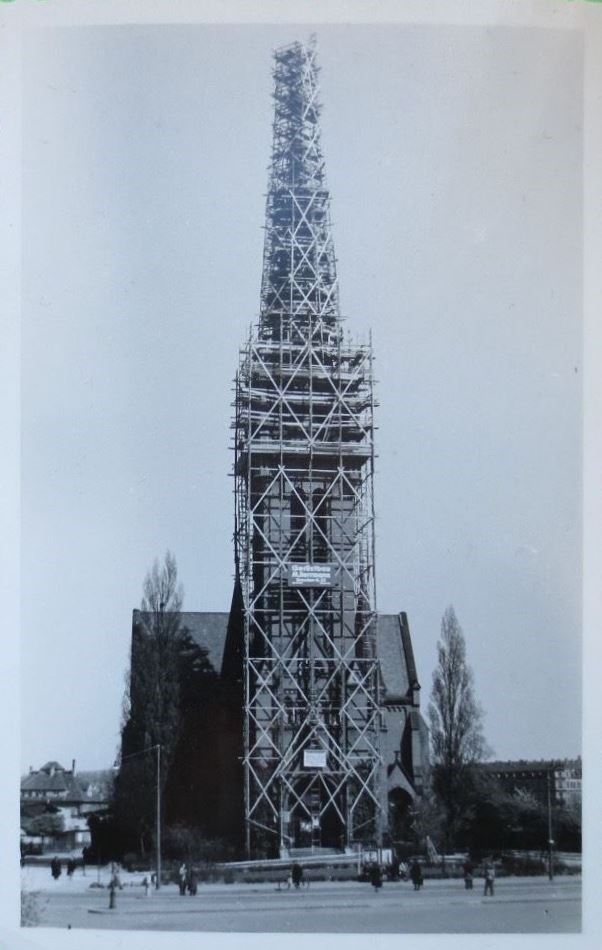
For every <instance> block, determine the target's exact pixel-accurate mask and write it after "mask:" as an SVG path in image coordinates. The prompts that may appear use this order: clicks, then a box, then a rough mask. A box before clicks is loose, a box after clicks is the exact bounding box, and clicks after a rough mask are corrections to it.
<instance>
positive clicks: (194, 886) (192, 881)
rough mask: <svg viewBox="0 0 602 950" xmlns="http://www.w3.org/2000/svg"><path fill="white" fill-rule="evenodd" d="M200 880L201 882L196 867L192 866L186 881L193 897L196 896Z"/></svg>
mask: <svg viewBox="0 0 602 950" xmlns="http://www.w3.org/2000/svg"><path fill="white" fill-rule="evenodd" d="M198 882H199V879H198V877H197V873H196V871H195V870H194V868H190V870H189V872H188V879H187V882H186V883H187V887H188V893H189V894H190V896H191V897H195V896H196V892H197V890H198Z"/></svg>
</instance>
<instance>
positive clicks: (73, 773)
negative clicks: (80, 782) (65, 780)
mask: <svg viewBox="0 0 602 950" xmlns="http://www.w3.org/2000/svg"><path fill="white" fill-rule="evenodd" d="M71 774H72V775H75V759H71Z"/></svg>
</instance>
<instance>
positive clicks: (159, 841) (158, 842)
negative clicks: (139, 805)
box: [156, 744, 161, 890]
mask: <svg viewBox="0 0 602 950" xmlns="http://www.w3.org/2000/svg"><path fill="white" fill-rule="evenodd" d="M156 749H157V883H156V889H157V890H159V888H160V887H161V745H160V744H158V745H157V746H156Z"/></svg>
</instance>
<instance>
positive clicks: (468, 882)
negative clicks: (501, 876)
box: [463, 858, 495, 897]
mask: <svg viewBox="0 0 602 950" xmlns="http://www.w3.org/2000/svg"><path fill="white" fill-rule="evenodd" d="M463 871H464V887H465V888H466V890H467V891H472V886H473V880H474V867H473V864H472V861H471V860H470V858H467V859H466V861H465V862H464V865H463ZM484 879H485V890H484V895H485V897H487V896H489V897H493V889H494V883H495V868H494V866H493V864H491V862H488V863H487V864H486V865H485V871H484Z"/></svg>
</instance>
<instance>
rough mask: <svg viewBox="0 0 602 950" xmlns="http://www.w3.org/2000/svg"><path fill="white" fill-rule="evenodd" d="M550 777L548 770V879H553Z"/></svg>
mask: <svg viewBox="0 0 602 950" xmlns="http://www.w3.org/2000/svg"><path fill="white" fill-rule="evenodd" d="M551 784H552V782H551V775H550V769H548V877H549V879H550V881H552V880H553V879H554V854H553V850H552V849H553V847H554V839H553V838H552V788H551Z"/></svg>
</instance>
